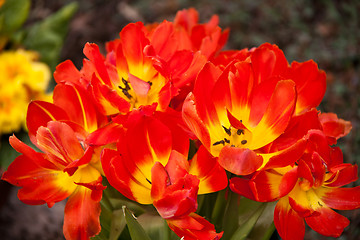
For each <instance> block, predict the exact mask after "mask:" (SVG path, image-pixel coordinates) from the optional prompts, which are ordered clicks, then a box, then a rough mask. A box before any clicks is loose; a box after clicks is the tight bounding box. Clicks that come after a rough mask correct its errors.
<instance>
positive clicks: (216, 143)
mask: <svg viewBox="0 0 360 240" xmlns="http://www.w3.org/2000/svg"><path fill="white" fill-rule="evenodd" d="M219 144H222V145H225V141H224V140H220V141H217V142H214V144H213V146H216V145H219Z"/></svg>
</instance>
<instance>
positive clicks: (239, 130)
mask: <svg viewBox="0 0 360 240" xmlns="http://www.w3.org/2000/svg"><path fill="white" fill-rule="evenodd" d="M236 134H237V135H241V134H244V129H238V130H237V131H236Z"/></svg>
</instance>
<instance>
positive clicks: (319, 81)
mask: <svg viewBox="0 0 360 240" xmlns="http://www.w3.org/2000/svg"><path fill="white" fill-rule="evenodd" d="M289 78H290V79H292V80H293V81H294V82H295V84H296V90H297V92H298V97H297V101H296V110H295V113H296V114H297V115H298V114H299V113H301V112H304V111H306V110H309V109H311V108H314V107H317V106H318V105H319V104H320V102H321V100H322V98H323V97H324V94H325V90H326V75H325V72H324V71H322V70H319V69H318V66H317V64H316V63H315V62H314V61H313V60H310V61H307V62H303V63H298V62H293V63H292V64H291V76H289Z"/></svg>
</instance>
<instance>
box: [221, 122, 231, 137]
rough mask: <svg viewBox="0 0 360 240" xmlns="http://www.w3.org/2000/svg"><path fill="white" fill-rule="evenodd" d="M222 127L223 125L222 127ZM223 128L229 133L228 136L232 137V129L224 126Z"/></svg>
mask: <svg viewBox="0 0 360 240" xmlns="http://www.w3.org/2000/svg"><path fill="white" fill-rule="evenodd" d="M221 126H222V125H221ZM222 127H223V129H224V130H225V132H226V133H227V135H229V136H231V128H230V127H229V128H226V127H224V126H222Z"/></svg>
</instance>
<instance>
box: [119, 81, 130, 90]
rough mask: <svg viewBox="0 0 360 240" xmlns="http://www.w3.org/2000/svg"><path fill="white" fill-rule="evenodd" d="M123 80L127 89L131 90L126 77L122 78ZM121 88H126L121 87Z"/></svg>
mask: <svg viewBox="0 0 360 240" xmlns="http://www.w3.org/2000/svg"><path fill="white" fill-rule="evenodd" d="M121 80H122V82H123V83H124V85H125V89H126V90H130V85H129V82H128V81H126V80H125V79H124V78H122V79H121ZM121 89H124V88H121Z"/></svg>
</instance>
